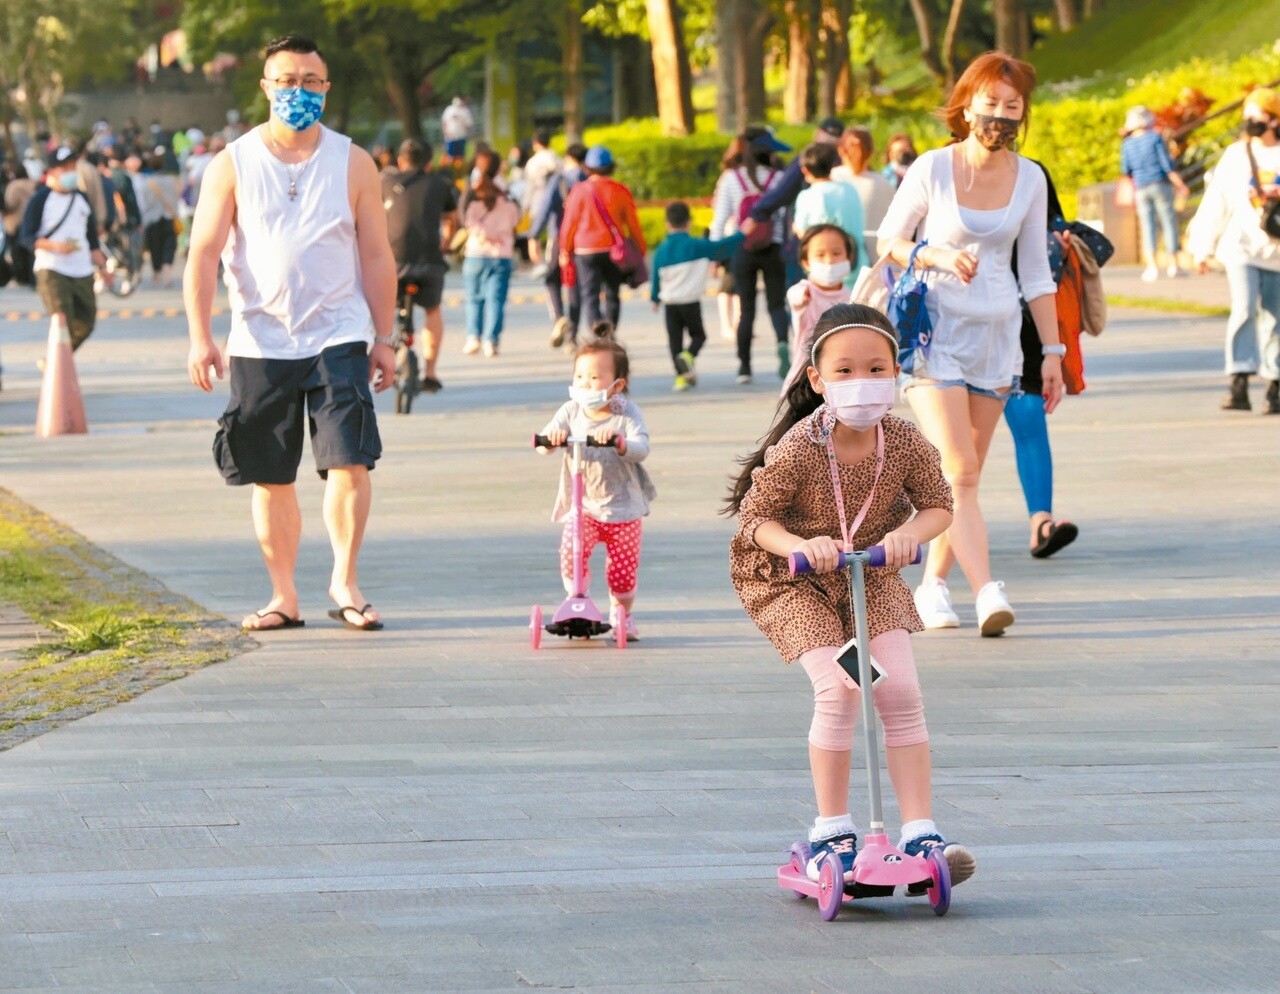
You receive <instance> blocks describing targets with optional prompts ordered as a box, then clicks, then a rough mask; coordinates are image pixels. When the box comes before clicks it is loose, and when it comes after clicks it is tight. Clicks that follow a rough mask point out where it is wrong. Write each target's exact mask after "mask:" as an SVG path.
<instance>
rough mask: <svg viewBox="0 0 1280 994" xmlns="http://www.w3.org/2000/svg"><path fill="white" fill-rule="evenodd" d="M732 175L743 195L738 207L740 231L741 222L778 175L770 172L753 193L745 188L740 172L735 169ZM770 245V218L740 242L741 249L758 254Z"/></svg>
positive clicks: (771, 241)
mask: <svg viewBox="0 0 1280 994" xmlns="http://www.w3.org/2000/svg"><path fill="white" fill-rule="evenodd" d="M733 175H734V178H735V179H736V180H737V181H738V185H739V186H740V187H742V192H743V193H744V194H745V196H744V197H743V198H742V203H740V204H739V205H738V229H739V230H741V229H742V222H743V221H745V220H746V219H747V218H749V217H750V216H751V211H752V209H753V208H754V207H755V205H756V204H757V203H758V202H759V200H760V198H761V197H762V196H764V194H765V191H767V190H768V189H769V186H770V185H771V184H772V183H773V180H774V177H776V176H777V175H778V174H777V172H774V171H770V173H769V178H768V179H767V180H765V181H764V186H762V187H760V188H759V189H758V190H757V191H756V192H755V193H752V192H750V189H749V188H748V186H747V181H746V180H745V179H743V178H742V172H741V171H739V170H737V169H735V170H734V171H733ZM754 184H755V179H754V178H752V185H754ZM772 244H773V218H772V217H770V218H769V220H767V221H762V222H760V223H759V224H757V225H756V226H755V228H754V229H753V230H752V232H751V234H749V235H747V236H746V237H745V238H744V239H743V240H742V247H743V249H745V250H746V251H748V252H760V251H762V250H763V249H767V248H768V247H769V246H770V245H772Z"/></svg>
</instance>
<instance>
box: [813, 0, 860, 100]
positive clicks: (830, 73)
mask: <svg viewBox="0 0 1280 994" xmlns="http://www.w3.org/2000/svg"><path fill="white" fill-rule="evenodd" d="M852 16H853V3H852V2H851V0H835V2H830V0H828V2H826V3H824V4H823V5H822V85H821V88H820V89H819V91H818V116H819V117H831V116H833V115H836V114H839V113H841V112H842V111H847V110H848V109H849V108H850V107H852V106H853V71H852V68H851V67H850V65H849V18H850V17H852Z"/></svg>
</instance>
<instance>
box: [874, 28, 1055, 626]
mask: <svg viewBox="0 0 1280 994" xmlns="http://www.w3.org/2000/svg"><path fill="white" fill-rule="evenodd" d="M1035 85H1036V74H1035V70H1034V69H1033V68H1032V67H1031V66H1030V65H1028V64H1027V63H1025V62H1021V61H1019V60H1018V59H1014V58H1011V57H1010V56H1007V55H1005V54H1003V53H1001V52H988V53H986V54H985V55H981V56H979V57H978V58H977V59H975V60H974V61H973V63H972V64H971V65H970V66H969V68H968V69H966V70H965V72H964V75H963V76H961V77H960V80H959V82H958V83H957V84H956V87H955V90H953V91H952V94H951V99H950V100H949V101H948V103H947V105H946V107H945V108H943V109H942V111H941V116H942V118H943V119H944V120H945V121H946V123H947V125H948V127H949V128H950V129H951V133H952V135H953V136H954V137H955V141H954V142H953V143H952V144H951V145H949V146H948V147H946V148H942V149H937V150H935V151H930V152H926V153H924V154H923V155H922V156H920V158H918V159H917V160H916V161H915V162H914V163H913V164H912V166H911V168H910V169H908V170H907V173H906V175H905V176H904V177H903V180H902V185H901V186H900V187H899V188H898V193H897V196H896V197H895V198H894V200H893V204H892V205H891V206H890V208H889V213H888V215H887V216H886V217H885V220H884V223H883V224H882V225H881V227H880V231H879V232H878V235H879V239H880V245H881V246H882V247H886V246H887V247H888V248H889V249H890V251H891V252H892V253H893V257H894V259H895V260H896V261H897V262H898V263H899V264H901V265H904V266H905V265H908V264H909V260H910V259H911V256H912V253H913V251H915V249H916V248H917V242H916V234H917V231H919V233H920V235H921V237H922V243H921V244H922V245H923V246H924V247H922V248H920V250H919V251H918V252H915V266H916V269H917V270H918V271H919V276H920V278H921V279H923V280H924V282H925V284H926V285H927V286H928V294H927V296H926V307H927V310H928V313H929V318H930V320H931V322H932V325H933V330H932V335H931V337H930V341H929V342H928V345H927V347H926V348H923V349H920V350H917V353H916V361H915V365H914V368H913V369H912V371H911V378H910V379H909V381H908V382H907V384H906V386H905V387H904V390H905V392H906V396H907V398H908V400H909V401H910V403H911V407H912V409H913V410H914V411H915V414H916V417H917V419H918V420H919V422H920V428H921V430H922V431H923V432H924V434H925V436H926V437H927V438H928V439H929V441H931V442H932V443H933V444H934V445H936V446H937V447H938V449H939V451H940V452H941V453H942V468H943V472H944V473H945V474H946V476H947V479H948V481H949V482H950V483H951V487H952V490H953V491H954V493H955V520H954V521H953V523H952V525H951V527H950V529H948V531H947V532H946V534H945V535H944V536H942V537H941V538H940V539H938V540H936V541H934V542H933V543H931V544H930V547H929V558H928V561H927V563H926V565H925V576H924V580H923V582H922V583H921V584H920V586H919V587H918V588H917V589H916V594H915V599H916V607H917V609H918V610H919V612H920V615H921V618H922V619H923V620H924V624H925V627H927V628H956V627H958V626H959V624H960V620H959V618H958V616H957V615H956V613H955V611H954V610H953V609H952V607H951V596H950V592H949V590H948V589H947V582H946V581H947V574H948V573H949V572H950V569H951V566H952V564H953V563H954V562H956V561H958V562H959V563H960V568H961V569H962V570H963V571H964V574H965V577H966V578H967V579H968V581H969V585H970V586H971V587H972V588H973V590H974V591H975V592H976V595H977V596H976V601H977V603H976V609H977V615H978V627H979V630H980V631H981V633H982V634H983V635H1002V634H1003V633H1004V631H1005V629H1006V628H1008V627H1009V626H1010V625H1011V624H1013V620H1014V613H1013V608H1012V607H1010V605H1009V601H1008V600H1007V598H1006V597H1005V594H1004V584H1003V583H1001V582H999V581H998V580H994V579H992V576H991V562H990V553H989V550H988V546H987V526H986V522H985V521H984V520H983V517H982V509H981V507H980V506H979V504H978V482H979V478H980V477H981V474H982V465H983V462H984V461H985V459H986V455H987V450H988V448H989V447H990V444H991V436H992V434H993V433H994V431H995V428H996V424H997V423H998V422H999V420H1000V415H1001V412H1002V411H1003V409H1004V405H1005V402H1006V401H1007V400H1008V399H1009V397H1010V396H1011V395H1013V394H1014V393H1015V392H1017V391H1019V374H1020V372H1021V368H1022V348H1021V346H1020V344H1019V335H1020V331H1021V327H1022V317H1021V314H1022V309H1021V302H1020V300H1019V290H1021V296H1022V298H1024V299H1025V300H1026V301H1027V304H1028V307H1029V308H1030V310H1031V315H1032V318H1033V319H1034V321H1035V326H1036V331H1037V332H1038V333H1039V336H1040V341H1041V345H1042V351H1043V356H1044V358H1043V363H1042V366H1041V372H1042V377H1041V378H1042V380H1043V388H1042V394H1043V396H1044V407H1045V411H1046V412H1051V411H1053V409H1054V408H1055V407H1057V406H1058V402H1059V401H1060V400H1061V399H1062V389H1063V387H1062V356H1063V354H1064V353H1065V351H1066V348H1065V346H1063V345H1062V344H1061V343H1060V342H1059V340H1058V320H1057V314H1056V310H1055V306H1054V294H1055V292H1056V290H1057V287H1056V285H1055V284H1054V281H1053V276H1052V274H1051V273H1050V270H1049V258H1048V252H1047V249H1046V245H1045V229H1044V219H1045V215H1046V211H1047V209H1048V208H1047V196H1048V193H1047V188H1046V185H1045V178H1044V173H1043V172H1041V170H1040V168H1039V167H1038V166H1037V165H1035V163H1033V162H1031V161H1030V160H1029V159H1025V158H1023V157H1022V156H1020V155H1018V154H1017V153H1016V152H1015V151H1014V150H1013V148H1012V146H1013V144H1014V142H1015V141H1016V139H1017V137H1018V134H1019V132H1025V130H1026V127H1027V122H1028V119H1029V117H1030V98H1031V92H1032V90H1034V89H1035ZM1015 246H1016V248H1017V253H1018V255H1017V260H1018V266H1017V270H1018V275H1017V276H1016V277H1015V275H1014V272H1013V266H1012V261H1013V253H1014V249H1015Z"/></svg>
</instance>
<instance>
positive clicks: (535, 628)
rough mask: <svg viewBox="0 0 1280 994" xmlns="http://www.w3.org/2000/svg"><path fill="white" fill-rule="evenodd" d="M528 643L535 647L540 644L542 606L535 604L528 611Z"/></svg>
mask: <svg viewBox="0 0 1280 994" xmlns="http://www.w3.org/2000/svg"><path fill="white" fill-rule="evenodd" d="M529 645H531V646H532V647H533V648H535V649H537V648H539V647H540V646H541V645H542V608H540V607H539V606H538V605H537V604H535V605H533V610H532V611H530V612H529Z"/></svg>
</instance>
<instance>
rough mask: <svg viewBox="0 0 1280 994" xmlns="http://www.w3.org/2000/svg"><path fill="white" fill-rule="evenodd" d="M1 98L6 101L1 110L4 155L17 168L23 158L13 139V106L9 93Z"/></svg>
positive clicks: (0, 121)
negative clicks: (20, 156) (19, 155)
mask: <svg viewBox="0 0 1280 994" xmlns="http://www.w3.org/2000/svg"><path fill="white" fill-rule="evenodd" d="M0 100H3V102H4V109H3V110H0V130H3V131H4V157H5V158H6V159H8V160H9V163H10V164H11V165H13V166H14V167H15V168H16V167H17V166H18V165H19V163H20V162H21V161H22V160H21V159H20V158H19V157H18V146H17V145H16V144H15V143H14V140H13V106H12V105H11V104H10V103H9V99H8V96H7V95H6V96H4V97H0Z"/></svg>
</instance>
